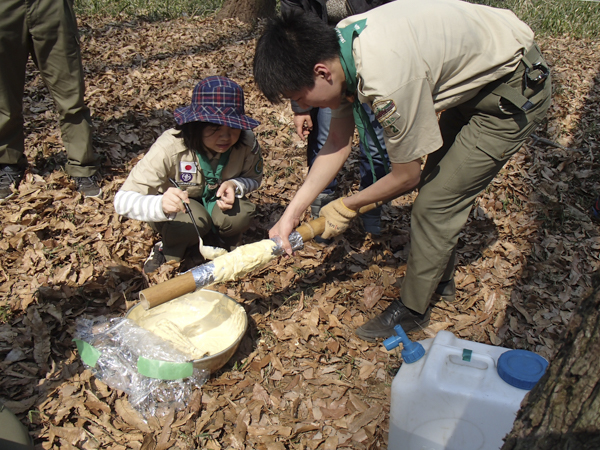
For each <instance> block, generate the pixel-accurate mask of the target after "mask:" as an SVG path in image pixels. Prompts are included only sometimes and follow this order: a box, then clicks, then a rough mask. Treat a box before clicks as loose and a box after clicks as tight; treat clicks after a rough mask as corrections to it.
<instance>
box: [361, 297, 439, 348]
mask: <svg viewBox="0 0 600 450" xmlns="http://www.w3.org/2000/svg"><path fill="white" fill-rule="evenodd" d="M430 317H431V307H428V308H427V311H425V313H423V314H418V313H416V312H414V311H412V310H411V309H408V308H407V307H406V306H404V303H402V302H401V301H400V300H394V301H392V303H390V305H389V306H388V307H387V308H386V309H385V310H384V311H383V312H382V313H381V314H379V315H378V316H376V317H374V318H373V319H371V320H369V321H368V322H367V323H365V324H364V325H362V326H360V327H358V328H357V329H356V332H355V333H356V335H357V336H358V337H359V338H361V339H363V340H365V341H370V342H374V341H375V340H376V339H378V338H381V339H385V338H388V337H390V336H395V335H396V332H395V331H394V327H395V326H396V325H401V326H402V328H403V329H404V332H405V333H408V332H410V331H412V330H415V329H417V328H419V329H420V328H425V327H426V326H427V325H429V318H430Z"/></svg>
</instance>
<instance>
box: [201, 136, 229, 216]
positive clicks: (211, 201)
mask: <svg viewBox="0 0 600 450" xmlns="http://www.w3.org/2000/svg"><path fill="white" fill-rule="evenodd" d="M232 148H233V147H231V148H229V150H227V151H226V152H225V153H221V156H220V157H219V162H218V163H217V167H216V168H215V169H214V170H213V168H212V166H211V165H210V160H209V159H208V158H207V157H206V156H205V155H203V154H202V153H200V152H198V151H197V152H196V154H197V155H198V161H199V162H200V168H201V169H202V173H203V174H204V181H205V183H204V192H203V193H202V204H203V205H204V207H205V208H206V210H207V211H208V214H209V215H211V214H212V210H213V208H214V207H215V205H216V204H217V190H218V189H219V183H220V181H221V172H223V167H225V166H226V165H227V162H228V161H229V155H230V154H231V149H232Z"/></svg>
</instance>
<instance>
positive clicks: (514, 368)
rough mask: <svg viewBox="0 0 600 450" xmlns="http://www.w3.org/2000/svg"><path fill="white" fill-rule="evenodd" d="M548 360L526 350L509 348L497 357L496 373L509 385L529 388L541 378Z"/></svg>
mask: <svg viewBox="0 0 600 450" xmlns="http://www.w3.org/2000/svg"><path fill="white" fill-rule="evenodd" d="M547 367H548V361H546V360H545V359H544V358H542V357H541V356H540V355H538V354H536V353H533V352H530V351H528V350H509V351H507V352H505V353H502V355H500V358H498V375H499V376H500V378H502V379H503V380H504V381H506V382H507V383H508V384H510V385H511V386H514V387H516V388H519V389H526V390H530V389H531V388H533V387H534V386H535V385H536V383H537V382H538V381H539V380H540V378H542V375H544V372H546V368H547Z"/></svg>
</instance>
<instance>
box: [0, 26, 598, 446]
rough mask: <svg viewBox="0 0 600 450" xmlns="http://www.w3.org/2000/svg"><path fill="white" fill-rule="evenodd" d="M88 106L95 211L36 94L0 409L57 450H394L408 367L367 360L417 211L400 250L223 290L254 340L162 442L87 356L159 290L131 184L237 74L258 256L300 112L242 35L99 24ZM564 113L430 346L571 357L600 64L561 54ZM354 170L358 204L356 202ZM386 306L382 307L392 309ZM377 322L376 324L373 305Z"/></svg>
mask: <svg viewBox="0 0 600 450" xmlns="http://www.w3.org/2000/svg"><path fill="white" fill-rule="evenodd" d="M80 28H81V30H80V31H81V42H82V50H83V56H84V66H85V73H86V82H87V101H88V104H89V106H90V107H91V108H92V110H93V115H94V124H95V127H96V134H95V137H94V143H95V147H96V149H97V151H98V153H99V154H100V155H101V156H102V158H103V161H102V165H103V171H104V174H105V179H104V182H103V189H104V196H103V198H102V199H101V200H98V199H83V198H82V197H81V196H80V195H79V194H77V193H76V192H75V191H74V186H73V184H72V182H71V181H70V180H69V178H68V177H66V176H65V174H64V173H63V172H62V171H61V169H60V165H61V164H63V163H64V162H65V158H66V156H65V154H64V151H63V149H62V145H61V139H60V134H59V132H58V129H57V126H56V114H55V112H54V109H53V105H52V101H51V99H50V98H49V96H48V93H47V91H46V89H45V88H44V86H43V83H42V81H41V79H40V76H39V74H38V73H37V71H36V70H35V69H34V68H33V66H30V70H28V76H27V86H26V93H25V120H26V126H27V142H26V146H27V154H28V157H29V161H30V163H31V166H30V168H29V170H28V173H27V177H26V179H25V181H24V182H23V183H22V184H21V186H20V188H19V193H18V196H16V197H15V198H13V199H12V200H10V201H8V202H6V203H4V204H3V205H2V208H1V210H0V215H1V217H2V223H3V228H2V234H1V237H0V281H1V283H2V285H1V286H0V313H1V315H2V316H1V317H2V323H1V324H0V360H1V362H0V368H1V374H2V375H1V377H0V393H1V394H0V395H1V397H2V400H3V401H6V403H7V405H8V407H9V408H10V409H11V410H13V411H14V412H16V413H17V414H18V415H19V417H20V418H21V419H22V421H23V422H24V423H25V424H27V426H28V427H29V430H30V432H31V434H32V436H33V437H34V438H35V441H36V443H37V448H40V449H41V448H43V449H50V448H63V449H68V448H83V449H95V448H110V449H125V448H134V449H167V448H181V449H188V448H189V449H191V448H208V449H221V448H233V449H317V448H318V449H335V448H355V449H367V448H369V449H371V448H385V447H386V440H387V430H388V420H389V418H388V413H389V395H390V383H391V380H392V379H393V376H394V374H395V372H396V371H397V369H398V368H399V366H400V358H399V355H398V353H396V352H391V353H388V352H386V351H385V350H384V349H383V347H382V346H381V345H376V344H370V343H366V342H363V341H361V340H359V339H357V338H356V337H354V335H353V330H354V328H355V327H357V326H359V325H360V324H362V323H363V322H364V321H365V320H367V319H368V318H370V317H371V316H372V315H373V314H375V313H377V312H378V311H380V310H381V309H382V308H384V307H385V306H386V305H387V303H388V302H389V300H391V299H393V298H395V297H397V296H398V293H399V288H398V286H399V283H400V281H401V277H402V275H403V267H404V263H405V261H406V256H407V254H408V247H409V245H410V244H409V217H410V208H411V202H412V200H413V195H414V194H412V195H406V196H404V197H401V198H399V199H397V200H395V201H394V202H392V203H391V204H390V205H387V206H386V207H385V209H384V233H383V235H382V236H381V237H380V238H375V239H374V238H372V237H371V236H367V235H365V234H364V233H363V232H362V231H361V229H360V226H359V225H358V224H357V225H356V226H355V227H354V228H352V229H351V230H349V232H347V233H346V234H345V235H344V236H342V237H341V238H340V239H339V240H338V241H337V242H336V243H335V244H334V245H330V246H322V245H319V244H317V243H314V242H309V243H307V245H306V248H305V249H304V250H303V251H300V252H298V254H297V255H296V256H295V257H293V258H289V259H280V260H277V261H274V262H273V263H271V264H270V265H269V266H268V267H267V268H264V269H262V270H260V271H258V272H257V273H252V274H251V275H249V276H247V277H246V278H244V279H242V280H240V281H239V282H235V283H229V284H227V285H222V286H217V287H216V288H217V289H219V290H221V291H223V292H225V293H227V294H229V295H230V296H231V297H233V298H234V299H236V300H238V301H239V302H241V303H242V304H243V305H244V307H245V308H246V311H247V312H248V315H249V317H250V322H251V325H250V329H249V331H248V333H247V335H246V337H245V338H244V340H243V342H242V345H241V347H240V349H239V351H238V353H237V354H236V355H235V356H234V358H233V359H232V360H231V361H230V363H229V364H228V365H226V366H225V367H224V368H223V369H222V370H220V371H219V372H218V373H215V374H213V376H212V377H211V378H210V380H209V381H208V383H207V384H206V385H205V386H204V387H203V388H202V389H201V390H198V391H196V393H195V395H194V396H193V398H191V399H190V401H189V405H188V408H187V409H186V410H185V411H179V412H177V413H173V412H171V413H169V414H167V415H165V416H164V417H160V418H157V419H155V420H151V421H149V422H148V423H145V422H143V421H141V420H140V418H139V416H138V415H137V414H136V413H135V411H134V410H132V408H131V406H130V405H129V403H128V401H127V398H126V396H125V395H124V394H123V393H121V392H119V391H116V390H113V389H110V388H109V387H107V386H105V385H104V384H103V383H102V382H100V381H98V380H96V379H95V378H94V377H93V376H92V375H91V373H90V371H89V370H85V369H84V367H83V366H82V363H81V362H80V360H79V357H78V355H77V354H76V350H75V346H74V345H73V343H72V341H71V339H72V336H73V331H74V322H75V319H76V318H77V317H80V316H88V317H92V316H97V315H100V314H103V315H108V316H118V315H122V314H124V312H125V311H126V310H127V309H128V308H129V307H130V306H131V305H132V304H134V303H135V301H136V300H137V298H136V296H137V293H138V292H139V290H140V289H143V288H144V287H146V286H147V285H148V284H149V283H150V284H154V283H157V282H160V281H162V280H166V279H169V278H170V277H172V276H173V275H175V274H176V273H178V272H179V271H180V270H181V268H180V267H177V266H167V267H164V268H163V269H161V271H160V272H158V273H156V274H153V275H152V276H151V277H150V279H148V278H147V277H145V276H144V275H143V274H142V272H141V266H142V264H143V261H144V259H145V258H146V256H147V255H148V253H149V251H150V248H151V246H152V244H153V242H154V240H155V236H153V234H152V232H151V230H150V229H149V228H148V227H147V226H146V225H145V224H143V223H140V222H136V221H132V220H128V219H124V218H122V217H119V216H117V215H116V214H115V212H114V210H113V206H112V200H113V196H114V194H115V192H116V191H117V190H118V189H119V186H120V185H121V183H122V182H123V181H124V179H125V177H126V175H127V173H128V171H129V170H130V169H131V167H132V166H133V165H134V164H135V162H136V161H137V160H139V158H141V156H142V155H143V153H144V151H145V150H147V149H148V148H149V146H150V145H151V144H152V143H153V142H154V140H155V139H156V138H157V137H158V136H159V135H160V134H161V132H162V131H163V130H165V129H167V128H169V127H170V126H171V125H172V123H173V120H172V111H173V109H174V108H176V107H178V106H181V105H184V104H186V103H187V102H188V101H189V98H190V94H191V91H192V88H193V86H194V84H195V83H196V82H197V81H198V80H200V79H201V78H203V77H205V76H208V75H213V74H223V75H227V76H229V77H231V78H233V79H234V80H236V81H237V82H239V83H240V84H241V85H242V87H243V88H244V91H245V92H246V95H247V97H246V105H247V110H248V112H249V114H250V115H252V116H253V117H255V118H257V119H259V120H260V121H261V122H262V124H261V126H260V128H258V135H259V139H260V142H261V144H262V147H263V151H264V155H265V180H264V184H263V187H262V188H261V190H260V191H258V192H257V193H254V194H252V200H253V201H255V202H256V203H257V204H258V205H259V208H258V210H259V214H258V217H257V219H256V221H255V224H254V225H253V227H252V228H251V230H250V231H249V232H248V233H247V235H246V236H245V242H246V243H248V242H254V241H256V240H258V239H262V238H264V237H266V236H267V230H268V228H269V226H270V225H271V224H272V223H273V222H274V220H275V219H276V218H277V217H278V216H279V214H280V213H281V212H282V210H283V208H284V206H285V205H286V203H287V202H288V200H289V199H290V198H291V197H292V196H293V194H294V192H295V190H296V188H297V187H298V185H299V184H300V183H301V180H302V178H303V175H304V174H305V173H306V167H305V161H304V150H303V148H302V143H301V142H299V141H298V139H297V138H296V137H295V136H294V133H293V130H292V128H291V114H290V111H289V110H288V108H287V106H286V105H282V106H279V107H273V106H270V105H269V104H268V103H267V102H266V101H265V100H264V99H263V98H262V97H261V96H260V95H259V93H258V92H257V90H256V88H255V87H254V85H253V81H252V77H251V67H252V54H253V48H254V44H255V39H256V32H254V31H252V30H250V29H249V28H247V27H246V26H244V25H241V24H239V23H237V22H235V21H224V22H215V21H213V20H212V19H207V20H185V19H180V20H173V21H169V22H156V23H145V22H118V21H114V20H107V19H102V20H101V19H96V18H85V17H84V18H81V19H80ZM541 45H542V48H543V50H544V52H545V54H546V55H547V58H548V60H549V61H550V62H551V64H552V69H553V75H554V79H555V96H554V105H553V107H552V110H551V113H550V117H549V120H548V122H547V123H546V124H544V126H543V127H542V128H541V129H540V130H538V131H537V135H538V136H539V137H541V138H544V139H547V140H550V141H552V142H555V143H556V144H558V145H561V146H563V147H564V148H560V147H558V146H555V145H548V143H547V142H546V141H544V140H530V141H529V142H528V143H527V145H526V146H525V147H524V148H523V149H522V150H521V151H520V152H519V153H518V154H517V155H516V156H515V157H514V158H513V159H512V160H511V161H510V163H509V164H508V165H507V166H506V167H505V169H504V170H503V171H502V173H501V174H500V175H499V176H498V177H497V178H496V180H495V181H494V182H493V183H492V185H491V186H490V188H489V189H488V190H487V191H486V192H485V193H484V194H483V195H482V196H481V198H480V199H479V201H478V202H477V205H476V207H475V208H474V209H473V213H472V214H471V217H470V219H469V222H468V224H467V226H466V228H465V229H464V232H463V233H462V235H461V239H460V249H459V261H458V267H457V283H458V286H459V294H458V295H459V298H460V301H459V302H457V303H454V304H445V303H440V304H438V305H436V307H435V309H434V312H433V316H432V317H433V320H432V323H431V325H430V326H429V327H428V328H427V329H425V330H424V331H422V332H417V333H413V334H412V335H411V337H412V338H413V339H422V338H426V337H429V336H433V335H434V334H435V333H436V332H437V331H439V330H441V329H447V330H449V331H451V332H453V333H455V334H456V335H458V336H460V337H461V338H464V339H469V340H473V341H478V342H484V343H491V344H495V345H502V346H506V347H511V348H524V349H529V350H533V351H536V352H538V353H540V354H541V355H543V356H545V357H547V358H552V356H553V355H554V354H555V353H556V350H557V348H558V346H560V336H561V332H562V330H563V329H564V327H565V324H566V323H567V322H568V320H569V317H570V315H571V312H572V311H573V308H574V307H575V305H576V304H577V302H578V300H579V299H580V298H581V297H582V295H583V294H584V292H585V291H586V290H587V289H588V287H589V284H590V274H591V273H592V272H594V271H596V270H597V268H598V264H599V259H598V250H599V249H600V236H599V233H598V225H596V224H595V223H594V222H592V221H590V219H589V214H588V208H589V206H590V205H591V203H592V202H593V200H594V199H595V197H596V196H597V195H598V194H600V184H599V179H600V178H599V177H598V163H597V159H598V157H599V154H600V148H599V146H598V144H599V143H598V139H599V134H600V133H599V132H598V129H599V125H598V124H599V123H600V106H599V105H600V102H599V101H598V100H599V94H600V88H599V84H600V75H599V73H600V47H599V43H598V42H590V41H578V40H573V39H569V38H564V39H542V40H541ZM356 180H357V176H356V168H355V167H353V166H352V165H351V164H349V165H348V167H347V170H346V171H345V172H344V173H343V174H342V176H341V179H340V181H341V182H340V186H341V187H340V192H343V191H347V190H350V189H354V188H356ZM377 300H379V301H377ZM371 305H374V306H371Z"/></svg>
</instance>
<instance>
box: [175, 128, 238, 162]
mask: <svg viewBox="0 0 600 450" xmlns="http://www.w3.org/2000/svg"><path fill="white" fill-rule="evenodd" d="M207 127H215V131H216V128H219V127H220V125H219V124H215V123H210V122H187V123H182V124H181V125H175V129H176V130H178V131H179V133H176V134H175V135H174V136H175V137H176V138H180V139H183V145H185V147H186V148H187V149H189V150H192V151H195V152H199V153H202V154H203V155H206V148H205V147H204V143H203V142H202V134H203V132H204V129H205V128H207ZM241 138H242V135H241V133H240V139H241ZM238 142H239V139H238ZM236 144H237V142H236V143H235V144H233V145H236ZM233 145H232V147H233Z"/></svg>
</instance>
